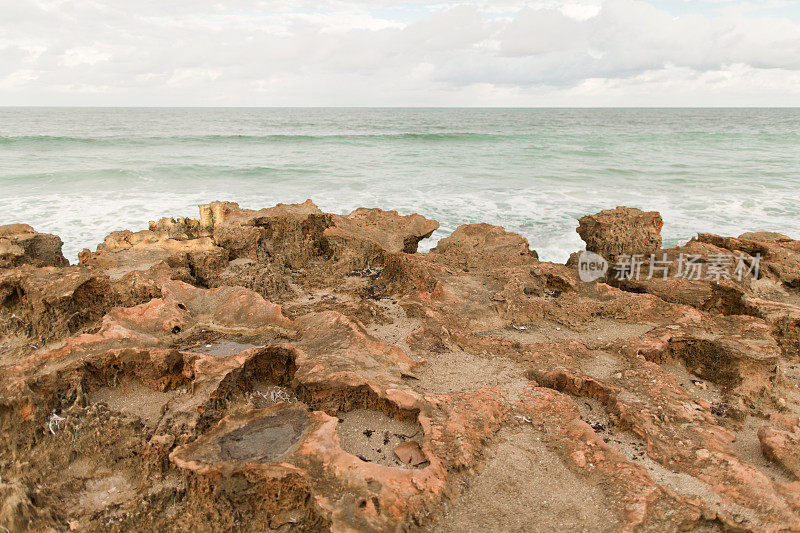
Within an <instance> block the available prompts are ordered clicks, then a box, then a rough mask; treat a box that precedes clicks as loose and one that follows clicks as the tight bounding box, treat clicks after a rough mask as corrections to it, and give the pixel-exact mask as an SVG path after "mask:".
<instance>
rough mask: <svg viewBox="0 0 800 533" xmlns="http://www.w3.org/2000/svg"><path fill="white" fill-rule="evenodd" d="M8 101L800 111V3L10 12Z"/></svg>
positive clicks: (5, 17)
mask: <svg viewBox="0 0 800 533" xmlns="http://www.w3.org/2000/svg"><path fill="white" fill-rule="evenodd" d="M0 105H132V106H139V105H203V106H206V105H208V106H237V105H241V106H287V105H288V106H609V105H610V106H629V105H632V106H716V105H722V106H728V105H730V106H774V105H786V106H796V105H800V1H798V0H764V1H749V2H742V1H738V0H737V1H729V0H649V1H642V0H579V1H577V0H576V1H571V0H570V1H560V0H543V1H528V2H525V1H514V0H494V1H488V0H487V1H467V2H444V1H438V2H437V1H421V0H420V1H407V2H389V1H384V0H369V1H367V0H362V1H358V0H351V1H348V0H329V1H320V2H312V1H296V2H287V1H279V0H262V1H257V0H232V1H223V0H216V1H215V0H209V1H206V0H174V1H172V0H0Z"/></svg>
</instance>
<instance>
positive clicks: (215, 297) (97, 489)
mask: <svg viewBox="0 0 800 533" xmlns="http://www.w3.org/2000/svg"><path fill="white" fill-rule="evenodd" d="M606 213H607V214H606V215H602V216H600V215H598V216H597V217H595V218H592V217H589V218H592V224H596V226H597V227H596V228H595V230H592V232H593V233H592V235H593V237H592V238H595V243H596V244H597V246H600V247H602V246H606V247H607V248H608V250H607V251H608V252H609V253H610V254H613V253H622V252H626V253H641V252H642V251H644V250H645V249H646V250H651V249H652V248H653V246H655V247H658V246H659V243H660V238H659V237H658V229H659V228H660V218H657V217H656V216H651V215H653V214H647V213H641V212H638V210H629V209H624V208H620V209H618V210H616V211H612V212H606ZM608 213H610V214H608ZM624 220H633V221H635V224H634V226H633V229H632V230H631V234H630V236H626V234H625V231H626V230H625V226H624V224H623V223H622V221H624ZM647 220H649V222H646V221H647ZM637 224H638V225H637ZM590 226H591V224H584V223H582V227H584V228H589V227H590ZM436 227H437V224H436V222H434V221H431V220H427V219H425V218H423V217H421V216H419V215H410V216H400V215H399V214H398V213H397V212H393V211H390V212H386V211H380V210H373V209H358V210H356V211H354V212H353V213H351V214H349V215H335V214H326V213H323V212H321V211H320V210H319V209H318V208H317V207H316V206H315V205H314V204H313V203H311V202H310V201H308V202H305V203H303V204H295V205H278V206H276V207H273V208H268V209H262V210H247V209H241V208H239V206H238V205H237V204H234V203H230V202H213V203H211V204H207V205H205V206H201V208H200V217H199V219H197V220H194V219H177V220H175V219H168V218H167V219H161V220H159V221H157V222H153V223H151V224H150V227H149V229H148V230H145V231H140V232H129V231H123V232H115V233H113V234H111V235H109V236H108V237H107V239H106V240H105V241H104V242H103V243H102V244H101V245H100V246H98V249H97V250H96V251H95V252H91V251H88V250H87V251H85V252H83V253H82V254H81V257H80V264H79V265H77V266H59V267H53V266H50V267H39V266H36V265H22V266H15V267H13V268H6V269H3V270H2V271H0V368H2V372H0V479H1V480H2V481H0V520H2V521H1V522H0V524H2V525H4V526H5V527H6V528H7V529H13V528H18V529H32V530H46V529H48V528H49V529H53V530H62V529H67V528H73V529H75V528H78V529H87V530H95V529H107V528H111V529H118V530H159V531H162V530H163V531H177V530H185V529H187V528H190V529H198V530H227V529H243V530H256V529H264V528H271V529H277V530H292V529H297V530H313V531H319V530H322V531H325V530H330V531H400V530H409V531H417V530H422V531H428V530H438V531H448V530H454V529H458V528H459V526H461V529H463V526H464V524H472V525H473V527H479V526H480V527H483V526H484V525H485V524H487V523H493V524H495V525H496V526H497V527H498V529H504V530H511V529H514V527H516V525H518V524H520V523H522V522H525V523H528V524H530V523H534V521H536V522H535V523H537V524H540V525H541V526H542V527H547V528H550V529H553V530H558V529H569V528H572V529H576V528H577V529H586V530H590V529H591V530H594V529H598V526H597V520H600V519H602V521H603V524H602V526H601V527H600V528H606V529H608V530H623V531H663V530H676V531H681V530H692V529H701V530H702V529H712V530H713V529H720V528H722V529H730V530H736V531H781V530H794V529H798V528H800V497H798V496H797V495H798V493H800V481H798V480H797V479H796V476H797V464H796V463H797V461H796V457H795V456H796V455H797V454H796V453H795V451H796V448H797V446H798V443H797V442H796V438H795V437H796V435H797V434H800V433H798V430H797V424H796V417H797V416H798V414H800V393H798V391H797V386H798V383H800V382H798V379H800V372H798V370H797V365H796V363H797V361H798V359H797V358H798V342H799V341H798V335H797V332H798V327H800V326H798V324H800V311H798V310H800V295H799V294H798V290H797V286H796V285H795V284H794V282H793V279H794V278H793V275H794V274H793V269H795V268H796V266H795V265H794V263H793V261H794V258H795V255H793V254H796V253H797V250H798V247H797V241H792V240H791V239H788V238H787V237H785V236H781V235H774V234H745V235H742V236H740V237H739V238H738V239H727V238H721V237H720V238H716V237H708V236H706V235H705V234H701V235H700V236H699V237H698V239H694V240H692V241H690V242H689V243H687V244H686V245H684V246H680V247H674V248H671V249H668V250H659V251H656V252H655V253H656V254H667V257H666V260H665V264H666V265H667V267H668V268H667V269H666V272H665V275H666V278H667V279H661V278H657V277H653V278H651V279H650V280H647V279H644V280H630V279H629V280H618V281H615V280H613V279H611V278H610V277H609V278H607V279H606V281H607V283H604V282H602V281H592V282H583V281H581V279H580V278H579V276H578V272H577V269H576V268H575V267H574V265H572V266H566V265H558V264H553V263H548V262H541V261H539V260H538V259H537V257H536V254H535V252H533V251H531V250H530V248H529V245H528V242H527V241H526V240H525V239H524V238H523V237H521V236H519V235H515V234H513V233H509V232H506V231H505V230H503V229H502V228H499V227H496V226H490V225H486V224H470V225H466V226H461V227H459V228H458V229H457V230H456V231H455V232H453V234H452V235H450V236H449V237H448V238H446V239H443V240H442V241H441V242H440V243H439V244H438V246H437V247H436V248H435V249H434V250H432V251H431V252H429V253H415V251H416V246H417V243H418V242H419V239H421V238H424V237H425V236H427V235H430V234H431V232H432V231H434V230H435V229H436ZM590 240H591V239H590ZM617 245H619V246H621V247H622V248H619V249H618V250H617V251H614V250H611V247H612V246H617ZM734 251H735V253H736V254H739V253H741V254H743V255H744V256H745V258H746V260H748V261H750V260H752V258H754V257H755V254H758V253H761V254H762V258H763V261H764V264H765V265H766V270H765V272H766V274H765V276H764V277H763V278H762V279H749V280H745V281H739V280H736V279H720V280H708V279H698V280H685V279H675V276H674V274H675V273H676V272H675V270H674V269H676V268H677V267H678V262H679V258H680V255H681V254H699V255H701V256H703V257H709V256H711V255H713V254H718V253H733V252H734ZM644 253H650V252H649V251H647V252H644ZM747 258H750V259H747ZM767 417H769V418H770V423H769V425H768V426H765V427H764V428H762V429H761V431H760V432H759V433H758V435H755V429H754V427H758V425H759V424H760V422H756V423H755V426H754V423H753V420H758V419H765V418H767ZM756 438H758V439H760V441H761V446H762V449H763V450H764V454H765V456H766V457H767V458H769V459H771V460H772V461H773V464H772V465H771V464H770V463H769V462H767V461H764V460H763V458H761V457H754V456H753V455H752V451H753V450H752V445H753V444H754V443H755V442H756V440H755V439H756ZM395 450H398V452H397V453H398V454H399V457H398V455H396V454H395ZM509 452H510V453H509ZM401 459H402V460H401ZM404 461H406V462H404ZM518 461H525V464H524V465H520V464H519V463H518ZM775 463H777V464H775ZM540 469H541V471H540ZM498 472H500V473H502V479H494V480H490V481H493V482H491V483H487V482H486V481H487V479H486V476H497V475H498ZM792 473H793V474H792ZM549 478H557V481H558V483H557V486H558V488H557V489H553V487H554V485H553V484H548V483H547V482H546V481H547V479H549ZM543 481H545V482H543ZM486 487H491V489H492V490H489V491H487V490H486ZM481 491H483V492H481ZM520 494H525V495H526V498H525V499H524V500H522V501H520ZM488 500H491V502H490V504H491V505H490V504H489V503H487V501H488ZM514 502H516V503H514ZM525 502H535V504H531V506H530V507H531V508H530V509H528V508H526V503H525ZM540 502H541V505H539V503H540ZM545 502H547V504H545ZM445 504H447V505H445ZM466 507H468V508H469V509H465V508H466ZM589 507H591V508H589ZM559 508H560V509H568V510H569V512H567V513H566V514H567V515H568V516H566V515H560V514H559V513H555V512H550V510H552V509H559ZM598 509H599V510H600V511H599V512H601V515H602V516H601V518H598V516H600V515H598V516H595V514H596V512H598V511H597V510H598ZM467 511H468V512H467ZM458 512H460V513H462V514H461V515H458V516H456V515H454V514H453V513H458ZM465 513H466V514H465ZM469 513H477V516H478V517H479V520H465V516H466V517H467V518H468V517H469V516H468V515H469ZM504 513H505V514H504ZM542 513H545V514H542ZM548 513H549V514H548ZM511 515H513V516H511ZM520 515H524V516H520ZM590 515H591V516H590ZM587 516H589V518H591V519H592V520H594V522H593V521H592V520H590V519H589V518H587ZM9 517H10V518H9ZM459 517H460V518H459ZM542 517H545V518H542Z"/></svg>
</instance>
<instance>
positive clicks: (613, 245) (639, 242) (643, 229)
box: [577, 207, 664, 260]
mask: <svg viewBox="0 0 800 533" xmlns="http://www.w3.org/2000/svg"><path fill="white" fill-rule="evenodd" d="M663 225H664V222H663V221H662V220H661V215H659V214H658V212H656V211H648V212H645V211H642V210H640V209H636V208H634V207H617V208H616V209H607V210H605V211H600V212H599V213H596V214H594V215H586V216H584V217H582V218H581V219H580V220H579V225H578V229H577V231H578V234H579V235H580V236H581V239H583V240H584V242H585V243H586V249H587V250H589V251H590V252H595V253H597V254H600V255H602V256H603V257H605V258H606V259H608V260H614V259H616V258H617V257H618V256H619V255H621V254H628V255H633V254H645V255H649V254H651V253H653V252H655V251H657V250H658V249H659V248H661V228H662V226H663Z"/></svg>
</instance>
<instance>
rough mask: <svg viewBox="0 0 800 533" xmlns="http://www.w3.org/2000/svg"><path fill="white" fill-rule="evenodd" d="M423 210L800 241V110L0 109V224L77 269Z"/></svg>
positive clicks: (555, 231)
mask: <svg viewBox="0 0 800 533" xmlns="http://www.w3.org/2000/svg"><path fill="white" fill-rule="evenodd" d="M306 198H311V199H312V200H313V201H314V202H315V203H316V204H317V205H318V206H319V207H320V208H321V209H323V210H324V211H327V212H334V213H347V212H349V211H351V210H353V209H355V208H357V207H361V206H364V207H380V208H382V209H397V210H399V211H400V212H401V213H403V214H405V213H414V212H416V213H420V214H422V215H425V216H426V217H429V218H433V219H436V220H438V221H439V223H440V224H441V227H440V229H439V230H438V231H437V232H436V233H435V234H434V235H433V237H432V238H431V239H428V241H427V243H426V241H423V243H422V244H424V246H421V249H427V248H430V247H431V246H434V245H435V243H436V241H437V240H438V239H441V238H442V237H444V236H446V235H448V234H449V233H450V232H452V231H453V230H454V229H455V228H456V227H457V226H459V225H460V224H466V223H472V222H488V223H491V224H497V225H501V226H504V227H505V228H506V229H508V230H509V231H513V232H517V233H520V234H522V235H524V236H525V237H526V238H527V239H528V240H529V241H530V244H531V248H532V249H534V250H536V251H537V252H538V253H539V255H540V257H541V258H542V259H544V260H550V261H561V262H563V261H565V260H566V259H567V257H568V256H569V254H570V253H571V252H573V251H576V250H580V249H582V244H583V243H582V241H581V240H580V238H579V237H578V235H577V234H576V233H575V228H576V226H577V219H578V218H579V217H580V216H582V215H585V214H589V213H594V212H597V211H599V210H601V209H608V208H613V207H615V206H617V205H627V206H633V207H639V208H641V209H645V210H657V211H660V212H661V215H662V217H663V218H664V230H663V232H662V234H663V236H664V242H665V244H666V245H673V244H678V243H682V242H685V241H687V240H688V239H689V238H691V237H692V236H693V235H695V234H696V233H697V232H712V233H718V234H723V235H733V236H736V235H739V234H741V233H743V232H745V231H758V230H769V231H777V232H781V233H786V234H788V235H790V236H791V237H793V238H796V239H797V238H800V109H796V108H794V109H427V108H426V109H406V108H398V109H390V108H381V109H362V108H356V109H352V108H344V109H343V108H292V109H288V108H275V109H271V108H250V109H243V108H241V109H240V108H146V109H145V108H0V224H9V223H14V222H24V223H28V224H30V225H32V226H33V227H34V228H35V229H36V230H37V231H41V232H47V233H56V234H58V235H60V236H61V238H62V239H63V240H64V243H65V244H64V252H65V255H66V256H67V257H68V258H69V259H70V260H71V261H75V259H76V257H77V254H78V252H79V251H80V250H82V249H83V248H90V249H94V248H95V247H96V246H97V244H98V243H100V242H101V241H102V240H103V237H104V236H105V235H107V234H108V233H110V232H111V231H114V230H119V229H132V230H138V229H146V228H147V223H148V221H149V220H155V219H158V218H160V217H164V216H172V217H178V216H192V217H197V205H198V204H201V203H207V202H210V201H213V200H230V201H234V202H238V203H239V204H240V205H241V206H242V207H246V208H254V209H255V208H261V207H268V206H271V205H274V204H276V203H279V202H282V203H294V202H302V201H304V200H305V199H306Z"/></svg>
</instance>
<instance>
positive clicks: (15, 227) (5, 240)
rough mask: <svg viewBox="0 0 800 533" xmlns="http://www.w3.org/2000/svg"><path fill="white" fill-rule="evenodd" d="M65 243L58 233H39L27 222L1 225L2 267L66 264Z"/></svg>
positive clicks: (0, 265)
mask: <svg viewBox="0 0 800 533" xmlns="http://www.w3.org/2000/svg"><path fill="white" fill-rule="evenodd" d="M63 244H64V243H62V242H61V239H60V238H59V237H58V236H57V235H50V234H47V233H37V232H36V231H34V229H33V228H32V227H30V226H28V225H27V224H10V225H7V226H0V268H9V267H15V266H20V265H34V266H37V267H46V266H66V265H68V264H69V261H67V260H66V259H65V258H64V255H63V254H62V253H61V246H62V245H63Z"/></svg>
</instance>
